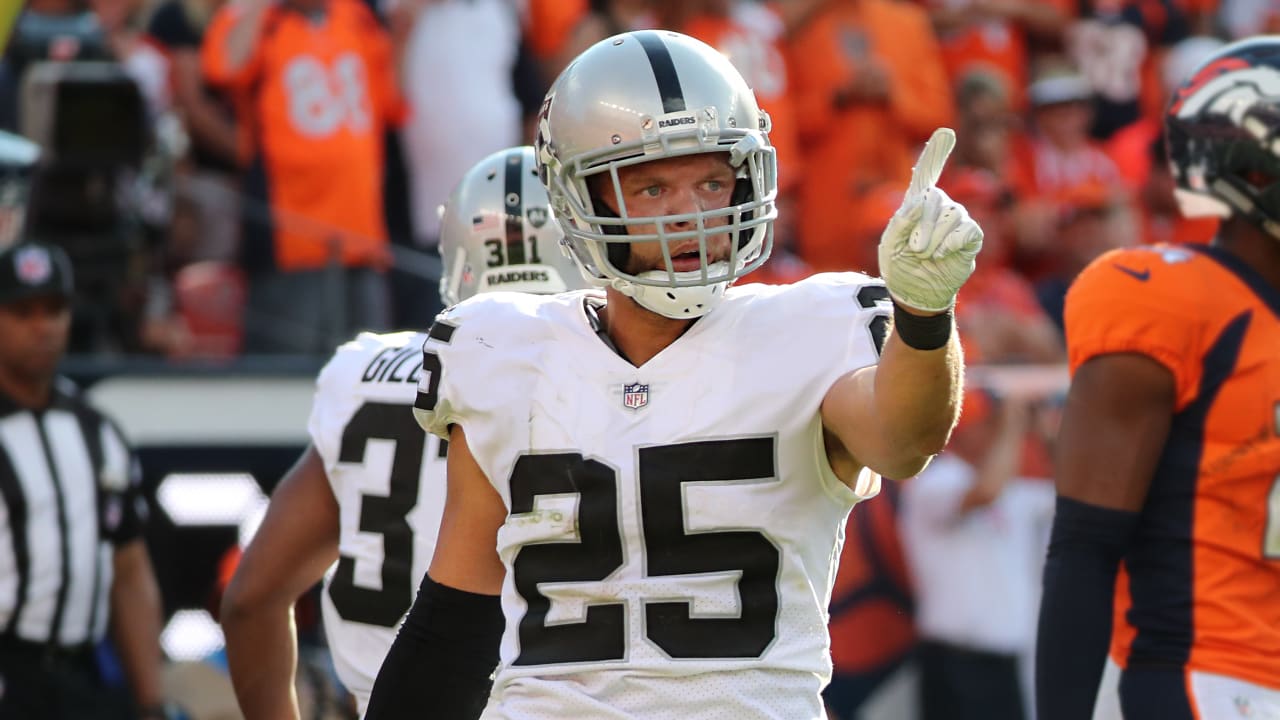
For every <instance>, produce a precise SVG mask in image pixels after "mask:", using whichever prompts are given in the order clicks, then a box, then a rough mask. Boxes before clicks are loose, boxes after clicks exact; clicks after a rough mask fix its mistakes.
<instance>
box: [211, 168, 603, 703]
mask: <svg viewBox="0 0 1280 720" xmlns="http://www.w3.org/2000/svg"><path fill="white" fill-rule="evenodd" d="M561 237H562V233H561V231H560V228H559V225H558V224H557V223H556V222H555V221H554V220H552V219H551V215H550V213H549V206H548V202H547V194H546V191H545V190H544V189H543V187H542V185H541V183H540V182H539V181H538V178H537V175H536V172H535V167H534V157H533V149H532V148H530V147H527V146H526V147H521V148H511V149H508V150H502V151H499V152H497V153H494V154H493V155H490V156H489V157H487V158H485V159H484V160H483V161H481V162H480V163H479V164H477V165H476V166H475V167H474V168H473V169H472V170H471V171H469V172H468V174H467V175H466V176H465V177H464V178H463V179H462V180H461V181H460V182H459V184H458V186H457V188H456V189H455V190H454V193H453V195H452V196H451V198H450V200H449V202H448V204H447V205H446V206H445V208H444V215H443V217H442V235H441V239H440V252H441V254H442V256H443V261H444V267H445V270H446V272H445V274H444V277H443V278H442V280H441V283H440V294H441V298H442V299H443V301H444V303H445V304H446V305H452V304H454V303H457V302H459V301H460V300H463V299H465V298H467V297H470V296H471V295H474V294H476V293H481V292H488V291H490V290H498V289H502V290H505V289H518V290H522V291H526V292H542V293H552V292H559V291H563V290H566V289H569V288H577V287H582V286H583V285H584V284H585V283H584V281H583V279H582V275H581V273H580V272H579V271H578V269H577V268H576V267H575V266H574V264H573V263H572V261H570V260H569V259H568V258H567V257H566V256H565V255H564V254H563V253H562V251H561V249H560V239H561ZM425 337H426V336H425V335H424V334H422V333H413V332H401V333H390V334H384V335H375V334H372V333H362V334H360V335H359V336H358V337H357V338H355V339H354V340H353V341H351V342H349V343H347V344H345V345H343V346H342V347H340V348H339V349H338V351H337V353H336V354H335V355H334V356H333V358H332V359H331V360H330V361H329V363H328V364H327V365H326V366H325V368H324V369H323V370H322V371H321V373H320V376H319V378H318V380H317V383H316V394H315V400H314V404H313V406H312V410H311V418H310V421H309V423H308V427H307V429H308V432H309V433H310V436H311V445H310V447H308V448H307V450H306V451H305V452H304V453H303V455H302V457H301V459H300V460H299V461H298V463H297V464H296V465H295V466H294V468H293V469H292V470H290V471H289V474H288V475H287V476H285V478H284V479H282V480H281V482H280V485H279V486H278V487H277V489H276V491H275V492H274V494H273V496H272V500H271V504H270V508H269V510H268V512H267V515H266V518H265V520H264V521H263V523H262V525H261V527H260V528H259V529H258V532H257V534H256V535H255V537H254V539H253V541H252V543H251V544H250V545H249V547H248V549H247V550H246V551H245V554H244V557H243V559H242V561H241V564H240V567H239V569H238V570H237V571H236V574H235V577H234V578H233V579H232V581H231V584H230V585H229V586H228V588H227V592H226V595H225V598H224V601H223V611H222V622H223V626H224V628H225V630H226V634H227V655H228V660H229V662H230V668H231V677H232V680H233V682H234V684H235V690H236V696H237V699H238V700H239V702H240V706H241V709H242V710H243V711H244V714H245V716H246V718H248V719H249V720H254V718H283V717H297V716H298V709H297V701H296V696H295V693H294V686H293V677H294V665H295V662H296V657H295V656H296V651H297V650H296V643H295V639H294V631H293V627H292V623H291V622H290V613H291V608H292V606H293V603H294V601H295V600H296V599H297V597H298V596H299V595H300V594H302V593H303V592H305V591H306V590H307V589H308V588H310V587H311V586H313V585H314V584H315V583H316V581H318V580H319V579H320V578H321V576H322V575H323V576H324V579H325V587H324V592H323V594H322V600H321V602H322V607H323V613H324V628H325V632H326V634H327V635H328V639H329V645H330V648H331V650H332V653H333V660H334V665H335V666H336V668H337V670H338V675H339V677H340V679H341V680H342V682H343V684H344V685H345V686H346V687H347V689H349V690H350V691H351V692H352V694H353V695H354V696H355V698H356V701H357V705H358V706H359V709H360V711H361V713H363V712H364V708H365V705H366V704H367V702H368V699H369V691H370V689H371V688H372V687H373V678H374V676H375V675H376V673H377V671H378V667H379V665H380V664H381V663H382V658H383V655H385V654H386V651H387V648H388V647H390V645H391V641H392V639H393V638H394V636H395V631H396V628H397V627H398V626H399V624H400V620H401V618H402V617H403V616H404V614H405V612H406V611H407V610H408V609H409V605H410V603H411V602H412V601H413V595H414V592H415V591H416V589H417V586H418V582H419V580H420V579H421V578H422V575H423V573H425V572H426V569H427V564H428V563H429V562H430V560H431V553H432V551H433V549H434V547H435V539H436V530H437V529H438V528H439V526H440V513H441V510H442V509H443V506H444V496H445V468H444V457H445V448H446V441H445V440H443V439H439V438H435V437H431V436H428V435H425V434H424V433H423V432H422V429H421V428H419V427H418V424H417V423H416V422H415V421H414V418H413V412H412V408H413V402H414V397H415V395H416V389H417V384H418V380H419V378H420V376H421V374H422V357H423V356H422V345H423V341H424V340H425ZM335 561H336V564H335ZM326 569H328V570H329V571H328V572H326Z"/></svg>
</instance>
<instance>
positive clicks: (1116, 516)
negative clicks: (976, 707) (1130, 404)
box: [1036, 496, 1138, 720]
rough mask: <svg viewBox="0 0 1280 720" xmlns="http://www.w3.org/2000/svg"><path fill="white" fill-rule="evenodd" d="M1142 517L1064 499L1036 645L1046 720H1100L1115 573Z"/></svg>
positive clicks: (1040, 712) (1041, 712)
mask: <svg viewBox="0 0 1280 720" xmlns="http://www.w3.org/2000/svg"><path fill="white" fill-rule="evenodd" d="M1137 525H1138V514H1137V513H1133V512H1125V511H1122V510H1111V509H1108V508H1103V507H1098V506H1096V505H1090V504H1087V503H1082V502H1077V501H1075V500H1072V499H1070V498H1065V497H1061V496H1059V497H1058V503H1057V512H1056V515H1055V517H1054V520H1053V533H1052V535H1051V537H1050V540H1049V555H1048V558H1047V559H1046V561H1045V566H1044V591H1043V595H1042V597H1041V600H1040V627H1039V636H1038V639H1037V641H1036V716H1037V717H1038V718H1039V720H1081V718H1090V717H1093V705H1094V701H1095V700H1096V699H1097V695H1098V683H1099V681H1100V680H1101V679H1102V668H1103V664H1104V663H1105V662H1106V657H1107V649H1108V647H1109V646H1110V644H1111V615H1112V607H1113V603H1114V602H1115V584H1116V572H1117V570H1118V569H1119V566H1120V560H1121V558H1123V557H1124V553H1125V550H1126V549H1127V548H1128V545H1129V540H1130V538H1131V537H1132V535H1133V531H1134V529H1135V528H1136V527H1137Z"/></svg>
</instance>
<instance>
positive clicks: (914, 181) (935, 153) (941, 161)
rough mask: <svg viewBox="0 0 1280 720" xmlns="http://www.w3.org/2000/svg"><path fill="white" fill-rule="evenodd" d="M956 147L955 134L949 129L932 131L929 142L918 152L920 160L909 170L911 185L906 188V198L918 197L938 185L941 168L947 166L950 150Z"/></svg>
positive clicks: (943, 128)
mask: <svg viewBox="0 0 1280 720" xmlns="http://www.w3.org/2000/svg"><path fill="white" fill-rule="evenodd" d="M955 146H956V133H955V131H954V130H952V129H951V128H947V127H940V128H938V129H937V130H934V131H933V135H932V136H930V137H929V142H927V143H925V144H924V150H921V151H920V159H919V160H916V166H915V167H914V168H912V169H911V184H910V185H909V186H907V197H908V198H915V197H919V196H920V195H921V194H923V193H924V191H925V190H927V189H928V188H931V187H934V186H935V185H937V184H938V178H939V177H941V176H942V168H943V167H945V166H946V164H947V158H948V157H950V155H951V149H952V148H954V147H955Z"/></svg>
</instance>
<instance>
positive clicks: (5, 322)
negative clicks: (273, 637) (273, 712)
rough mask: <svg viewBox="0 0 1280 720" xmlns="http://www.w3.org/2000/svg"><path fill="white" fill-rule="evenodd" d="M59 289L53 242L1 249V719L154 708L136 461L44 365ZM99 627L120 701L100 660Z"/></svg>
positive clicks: (61, 306)
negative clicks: (125, 694) (109, 645)
mask: <svg viewBox="0 0 1280 720" xmlns="http://www.w3.org/2000/svg"><path fill="white" fill-rule="evenodd" d="M71 293H72V282H71V266H70V261H69V260H68V259H67V256H66V254H65V253H64V252H63V251H62V250H61V249H59V248H57V247H54V246H50V245H45V244H41V243H37V242H30V241H27V242H21V243H18V244H16V245H13V246H10V247H8V248H5V249H3V250H0V720H9V718H15V719H16V718H23V719H26V718H40V719H44V718H48V719H49V720H63V719H64V718H65V719H67V720H70V719H72V718H74V719H75V720H97V719H99V718H146V719H147V720H150V719H151V718H161V717H163V709H162V702H161V701H162V697H161V688H160V666H161V659H162V655H161V652H160V644H159V634H160V593H159V589H158V587H157V585H156V580H155V575H154V573H153V572H152V568H151V560H150V558H149V556H148V554H147V550H146V546H145V545H144V544H143V540H142V524H143V520H144V519H145V517H146V508H145V504H144V501H143V499H142V496H141V495H140V493H139V487H138V485H139V473H138V468H137V464H136V462H135V461H134V459H133V455H132V453H131V451H130V449H129V447H128V445H126V444H125V442H124V440H123V438H122V437H121V435H120V433H119V431H118V430H117V429H116V427H115V426H114V425H113V424H112V423H111V421H109V420H108V419H107V418H105V417H103V416H102V415H101V414H100V413H99V412H97V411H96V410H94V409H93V408H91V407H90V406H89V405H88V404H87V403H86V401H85V400H84V398H83V397H81V395H80V394H79V393H78V392H77V391H76V389H75V387H74V386H73V385H71V383H70V382H69V381H67V380H65V379H62V378H58V377H56V375H55V368H56V367H57V365H58V362H59V361H60V360H61V359H62V355H63V353H64V352H65V350H66V347H67V335H68V330H69V328H70V324H71V313H70V309H69V303H70V299H71ZM108 629H110V630H111V631H112V639H113V640H114V643H115V649H116V651H117V654H118V655H119V658H120V660H121V663H122V665H123V666H124V670H125V673H126V674H127V676H128V679H129V684H130V687H131V690H132V696H133V706H132V707H131V708H130V707H122V705H124V703H122V702H121V701H120V700H119V699H117V698H118V697H119V693H115V692H113V691H111V690H110V689H108V688H107V687H106V686H105V685H104V683H103V681H102V678H101V675H100V673H99V670H98V664H97V654H96V652H95V648H96V646H97V644H98V642H99V641H100V640H102V639H103V637H104V636H105V635H106V633H107V630H108Z"/></svg>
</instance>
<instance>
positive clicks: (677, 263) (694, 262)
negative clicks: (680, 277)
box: [671, 250, 702, 272]
mask: <svg viewBox="0 0 1280 720" xmlns="http://www.w3.org/2000/svg"><path fill="white" fill-rule="evenodd" d="M701 267H702V258H701V257H700V256H699V255H698V251H697V250H690V251H688V252H682V253H680V254H679V255H672V256H671V269H672V270H675V271H676V272H689V271H691V270H698V269H699V268H701Z"/></svg>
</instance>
